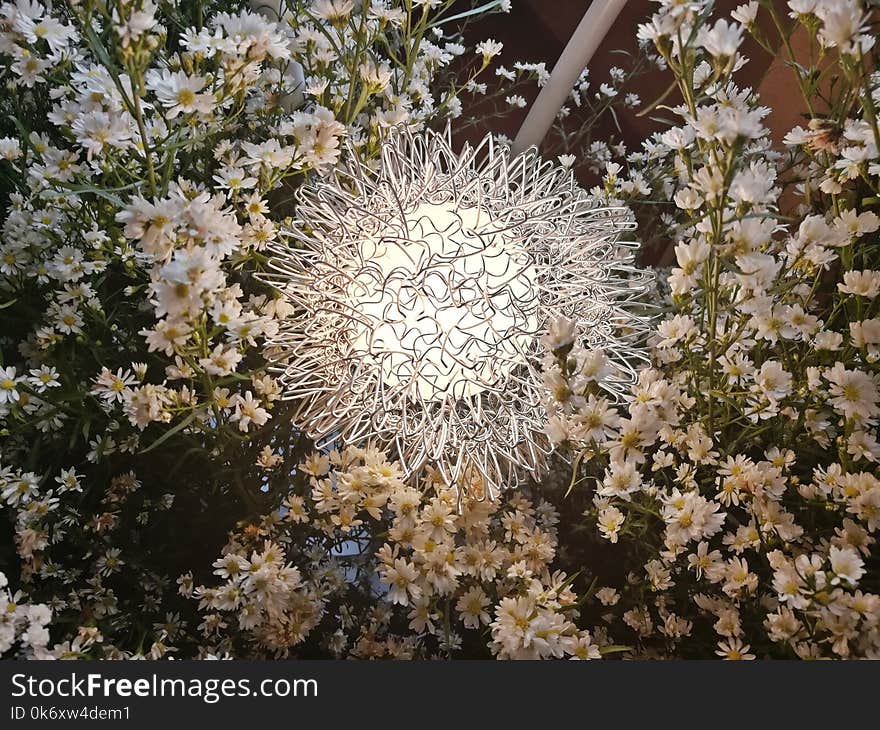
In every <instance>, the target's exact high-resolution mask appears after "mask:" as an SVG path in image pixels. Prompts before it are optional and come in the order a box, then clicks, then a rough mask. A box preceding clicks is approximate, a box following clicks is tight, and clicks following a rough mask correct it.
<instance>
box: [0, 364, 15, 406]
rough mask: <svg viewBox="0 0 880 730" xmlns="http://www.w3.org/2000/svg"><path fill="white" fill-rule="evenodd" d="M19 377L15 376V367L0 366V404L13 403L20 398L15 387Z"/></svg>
mask: <svg viewBox="0 0 880 730" xmlns="http://www.w3.org/2000/svg"><path fill="white" fill-rule="evenodd" d="M18 381H19V378H18V377H17V376H16V373H15V368H14V367H13V366H11V365H10V366H8V367H5V368H0V404H3V403H15V402H16V401H18V399H19V398H20V394H19V392H18V389H17V387H16V386H17V385H18Z"/></svg>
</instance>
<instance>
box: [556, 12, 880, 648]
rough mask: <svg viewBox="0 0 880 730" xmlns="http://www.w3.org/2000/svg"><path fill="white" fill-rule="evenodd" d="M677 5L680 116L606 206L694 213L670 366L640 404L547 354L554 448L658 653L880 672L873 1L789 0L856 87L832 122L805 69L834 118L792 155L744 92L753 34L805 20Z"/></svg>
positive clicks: (669, 57)
mask: <svg viewBox="0 0 880 730" xmlns="http://www.w3.org/2000/svg"><path fill="white" fill-rule="evenodd" d="M661 6H662V7H661V9H660V10H659V12H657V13H656V14H655V15H654V17H653V18H652V19H651V21H650V22H649V23H647V24H646V25H644V26H642V27H641V28H640V31H639V32H640V36H641V37H642V38H644V39H646V40H648V41H650V42H652V43H653V44H654V47H655V49H656V52H657V53H658V54H659V55H660V56H661V57H662V58H663V60H664V65H665V66H666V67H668V68H669V69H670V71H671V72H672V74H673V75H674V77H675V80H676V82H677V84H678V87H679V91H680V93H681V97H682V99H683V103H681V104H680V105H678V106H677V107H675V108H674V109H673V111H674V112H675V113H676V114H677V115H678V116H679V118H680V119H681V124H680V125H679V126H670V127H669V128H668V129H665V130H664V131H662V132H659V133H658V134H657V135H656V136H655V137H654V138H652V139H651V140H650V141H649V142H646V143H645V145H644V148H643V149H642V150H641V151H639V152H636V153H633V154H631V155H629V156H628V162H629V170H628V171H625V170H624V168H623V166H622V165H618V164H616V163H609V166H608V171H607V172H608V174H607V175H606V177H605V181H604V186H603V187H602V188H601V189H597V190H596V191H595V192H596V194H597V195H600V196H601V197H603V198H605V199H610V200H614V201H631V202H634V203H635V204H638V203H639V202H640V200H644V199H646V198H647V199H649V200H657V199H659V200H669V201H672V203H673V205H674V208H673V207H670V208H667V210H665V211H663V213H662V214H661V216H659V218H660V219H659V221H657V222H656V223H655V225H656V226H658V227H659V228H660V229H661V230H664V231H666V236H667V237H668V239H671V240H672V241H674V242H675V249H674V252H675V259H676V264H677V265H676V266H674V267H673V268H672V269H671V271H669V273H668V276H667V277H666V280H665V283H664V287H663V291H664V293H665V296H666V298H667V302H668V310H669V311H668V314H667V315H666V316H665V317H663V318H662V319H661V320H660V321H659V322H658V324H657V326H656V331H655V334H654V336H653V338H652V341H651V345H652V357H653V365H652V367H650V368H647V369H644V370H642V371H641V373H640V377H639V381H638V383H637V384H636V385H635V387H634V388H633V389H632V392H631V393H630V394H629V396H628V397H627V399H626V401H627V404H626V407H625V408H624V409H623V411H622V412H618V411H616V410H615V409H613V408H610V407H609V404H608V402H607V401H606V400H605V399H604V398H603V397H602V390H601V383H602V380H601V375H602V370H601V366H599V365H597V363H601V362H602V355H601V353H592V352H584V351H577V350H576V349H575V350H572V351H570V352H569V350H570V349H571V348H570V345H569V346H567V347H566V346H565V342H564V341H561V340H559V339H558V338H553V337H551V338H550V339H549V342H548V344H549V346H550V350H551V352H552V354H553V355H554V356H555V360H556V361H557V365H556V366H555V368H550V369H548V375H549V382H548V392H549V393H550V394H551V396H552V402H551V411H552V412H553V413H554V414H555V415H554V418H553V419H552V420H551V423H550V429H551V435H552V437H553V438H554V440H556V441H557V442H568V443H569V444H571V445H572V446H574V447H575V448H576V449H577V450H578V453H579V459H578V464H579V466H578V468H577V470H576V473H575V475H574V479H573V487H574V488H575V489H577V490H578V491H579V493H580V495H581V497H580V499H581V500H583V501H584V510H585V511H584V514H585V516H586V517H587V519H588V522H589V523H591V524H594V525H595V528H596V530H597V533H598V535H599V536H600V539H604V540H608V541H610V543H613V544H614V545H613V550H614V553H613V554H614V555H617V556H619V558H620V560H621V561H622V566H624V568H623V573H622V574H621V575H619V576H618V577H617V578H616V580H617V581H619V582H616V583H612V588H613V589H614V590H615V595H616V596H617V597H616V599H615V606H614V610H613V612H612V613H613V615H612V614H611V613H609V614H607V620H608V621H610V622H611V624H612V626H611V628H610V630H611V631H612V632H615V638H616V639H617V640H618V641H619V642H621V643H626V644H631V645H632V646H633V650H634V652H635V653H636V654H638V655H642V656H644V655H667V656H709V655H711V653H712V651H713V649H714V653H715V654H717V655H718V656H722V657H724V658H730V659H743V658H745V659H751V658H755V657H756V656H760V657H769V656H780V657H794V656H799V657H804V658H807V657H820V656H828V657H856V656H859V657H876V656H880V634H878V631H877V625H878V624H877V622H878V618H880V614H878V607H880V596H878V595H877V594H874V593H871V592H868V590H869V589H868V588H867V586H870V585H872V582H871V580H870V575H871V574H870V571H869V567H868V566H869V565H870V561H871V560H872V559H873V558H875V557H876V547H875V545H876V537H875V535H876V532H877V529H878V527H880V520H878V518H877V505H878V504H880V502H878V500H880V491H878V490H880V481H878V479H877V477H876V464H877V461H878V460H880V445H878V433H877V424H878V416H880V371H878V366H877V362H878V353H877V342H876V336H877V329H878V323H880V319H878V309H877V295H878V292H880V289H878V285H880V270H878V264H880V258H878V247H877V238H876V235H875V234H876V232H877V230H878V228H880V218H878V215H877V214H876V213H875V212H874V211H872V210H870V205H871V203H870V201H871V200H876V198H875V197H871V196H876V194H877V191H878V175H880V165H878V164H877V160H878V147H877V140H878V135H880V132H878V126H877V117H876V114H875V108H876V104H877V101H878V100H880V93H878V87H877V83H878V80H880V79H878V78H877V75H876V74H875V73H874V72H873V65H872V62H870V61H869V55H868V54H869V52H870V51H871V50H872V47H873V37H872V36H871V35H869V34H867V33H866V32H865V30H864V23H865V22H866V18H865V16H864V14H863V10H862V9H861V8H860V7H859V4H858V3H856V2H850V1H842V2H832V1H830V0H828V1H826V2H822V1H821V0H820V2H809V3H804V2H794V1H793V2H789V7H790V9H791V15H792V18H793V19H794V22H795V23H796V24H797V25H801V26H803V28H804V29H805V30H804V32H805V33H807V35H808V36H809V39H810V42H811V45H812V51H813V53H814V57H815V58H816V59H817V61H816V63H817V64H825V65H826V66H828V65H830V66H831V67H832V69H833V72H834V73H835V74H838V75H839V81H840V82H841V85H840V86H834V87H833V91H830V92H829V94H830V108H831V114H828V115H827V116H822V117H820V116H819V115H818V113H817V112H815V111H814V109H813V107H812V103H813V99H814V96H815V95H814V93H813V92H814V91H815V89H814V87H813V86H812V85H814V84H816V83H818V81H817V79H818V78H819V74H813V73H812V70H811V69H810V68H808V67H804V66H800V65H798V63H796V61H802V60H803V59H799V58H798V57H796V56H792V57H791V61H792V63H791V66H792V67H793V68H794V72H795V73H796V75H797V81H798V84H799V85H800V88H801V89H802V90H803V91H804V95H805V103H806V105H807V106H808V108H809V111H810V113H811V114H812V118H811V120H810V122H809V124H808V125H807V129H804V128H802V127H798V128H796V129H795V130H793V131H792V132H791V133H789V134H788V135H787V136H786V138H785V144H786V145H787V149H786V150H785V151H784V152H778V151H775V150H774V149H773V148H772V143H771V139H770V136H769V132H768V130H767V129H766V127H765V126H764V124H763V119H764V118H765V117H766V116H767V114H768V113H769V111H770V110H769V109H767V108H766V107H763V106H761V105H760V102H759V100H758V97H757V95H756V94H755V93H754V92H753V91H752V90H750V89H741V88H739V87H738V86H737V85H736V82H735V74H736V71H737V70H738V69H739V68H740V67H741V66H742V64H743V63H745V61H746V59H745V58H744V57H743V55H742V54H741V51H740V48H741V44H742V41H743V38H744V35H745V33H746V32H751V33H753V34H754V35H755V37H756V39H757V40H758V42H759V43H761V44H762V45H764V46H765V47H767V48H768V49H770V48H772V47H773V43H774V41H773V40H771V39H768V38H767V37H766V31H765V25H764V24H763V23H762V22H761V20H762V17H763V14H766V17H767V18H768V19H769V20H770V21H775V22H776V25H777V26H778V27H779V28H780V29H782V28H784V25H783V21H782V19H781V18H779V17H778V15H777V10H776V9H775V7H774V4H773V3H757V2H751V3H747V4H745V5H742V6H740V7H739V8H737V9H736V10H735V11H734V13H733V18H732V19H731V20H728V19H725V18H720V19H714V18H713V17H712V8H711V3H700V2H697V3H686V4H682V3H675V2H662V3H661ZM781 32H783V37H782V42H783V45H784V46H785V47H786V49H787V52H788V53H790V54H793V53H794V51H793V49H792V47H791V46H790V45H789V44H788V37H787V35H786V32H787V31H781ZM829 88H830V87H829ZM840 89H845V91H840ZM838 94H842V95H847V94H853V95H855V97H856V98H858V100H859V101H858V103H857V104H856V105H855V106H851V105H850V104H849V102H848V101H846V100H844V99H843V98H842V97H841V96H838ZM847 98H849V97H847ZM627 176H629V178H628V177H627ZM627 179H629V180H630V181H632V180H635V181H636V183H635V184H627ZM642 187H645V188H647V189H645V190H639V188H642ZM784 191H790V193H791V192H793V193H794V195H795V196H796V198H797V200H796V202H795V203H791V202H790V201H789V200H788V199H787V198H786V197H785V196H784V195H783V192H784ZM790 193H789V194H790ZM784 214H787V217H786V215H784ZM555 329H556V330H564V329H565V323H556V324H555ZM568 339H569V340H570V339H571V338H570V337H569V338H568ZM575 339H576V338H575ZM646 546H651V547H650V548H647V547H646ZM606 580H607V579H606ZM863 583H864V584H865V586H866V587H865V588H863V587H862V584H863ZM618 591H619V594H618V593H617V592H618ZM596 597H597V598H599V596H598V594H597V596H596ZM599 600H600V601H601V598H599ZM606 605H607V604H606ZM602 610H604V609H602ZM618 622H619V623H618ZM615 625H617V626H618V627H619V628H617V629H615V628H614V626H615ZM618 631H619V632H620V633H616V632H618ZM712 642H716V644H715V646H714V647H712Z"/></svg>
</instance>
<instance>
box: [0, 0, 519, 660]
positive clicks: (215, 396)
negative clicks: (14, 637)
mask: <svg viewBox="0 0 880 730" xmlns="http://www.w3.org/2000/svg"><path fill="white" fill-rule="evenodd" d="M483 5H485V4H483ZM505 7H506V4H505V3H503V2H499V3H495V4H491V5H490V6H486V7H482V6H481V7H480V8H478V9H476V11H477V12H476V14H477V15H479V14H482V13H484V12H495V11H499V10H504V9H505ZM451 9H452V2H442V3H438V2H433V1H432V2H427V3H426V2H412V3H405V4H402V3H392V2H382V1H379V0H377V1H376V2H371V3H357V6H356V7H355V3H353V2H350V1H348V0H333V2H328V1H326V0H316V1H314V2H307V3H299V2H297V3H292V2H291V3H276V4H274V5H272V4H270V5H268V6H266V5H264V4H263V3H256V2H255V3H253V9H251V8H248V7H240V6H237V5H236V3H228V2H213V1H211V0H200V1H199V2H193V3H184V4H179V3H178V4H157V3H153V2H151V1H150V0H112V1H111V2H106V3H104V2H101V3H98V2H93V1H92V0H85V1H84V2H80V3H72V4H69V3H64V4H56V5H54V6H52V5H49V4H44V3H42V2H31V1H30V0H28V1H27V2H25V1H24V0H21V1H19V0H11V1H10V2H4V3H3V4H2V5H0V37H2V43H0V59H2V61H0V77H2V79H3V81H4V83H5V84H6V88H7V90H8V94H7V97H5V99H4V102H3V104H4V105H5V106H4V111H5V114H4V119H8V120H10V121H9V123H8V124H5V126H4V129H3V134H5V135H6V136H2V138H0V158H2V159H0V166H2V167H3V176H2V177H3V182H2V195H3V201H4V215H3V222H2V232H3V235H2V242H0V318H2V324H0V439H2V446H0V452H2V456H0V461H2V463H0V502H2V505H3V513H4V518H5V522H6V524H7V525H8V527H9V535H10V539H9V541H8V551H9V554H17V555H18V557H19V559H20V561H21V562H20V566H17V567H15V568H13V569H9V570H7V571H6V572H7V575H8V577H9V580H10V581H11V582H13V583H14V584H16V585H18V584H20V586H21V588H22V589H23V590H26V591H27V593H28V594H29V595H31V596H33V597H34V600H39V601H40V602H41V603H43V604H45V605H47V606H49V608H50V609H51V610H52V612H53V614H54V615H55V616H56V618H57V626H58V629H57V631H58V636H57V637H54V636H53V638H57V639H58V640H59V641H61V642H62V643H63V642H67V645H68V649H69V648H70V646H71V645H72V644H71V642H74V643H76V652H80V651H81V652H82V653H89V654H90V655H95V656H105V657H109V656H128V655H140V654H144V655H146V654H149V655H150V656H153V657H160V656H163V655H165V654H166V652H167V651H170V650H171V649H170V647H171V646H172V645H174V648H175V650H177V651H180V652H183V651H184V650H185V651H186V652H188V653H192V654H193V655H195V654H199V653H201V654H204V652H203V651H201V652H200V651H199V649H198V647H197V646H196V645H195V643H194V642H193V641H189V640H188V641H186V642H184V643H183V644H181V642H180V637H182V636H186V635H187V631H188V630H189V629H188V626H189V621H188V620H187V619H186V618H181V614H180V612H181V611H185V610H186V609H187V608H189V607H190V602H189V601H184V600H183V599H182V598H180V597H179V596H178V595H177V593H176V591H175V579H176V577H177V576H178V575H180V573H181V572H184V568H185V567H190V566H189V565H187V564H188V563H189V561H191V560H195V561H196V562H198V560H199V559H200V558H199V557H198V556H197V553H198V551H199V550H200V549H201V547H202V546H208V547H207V549H209V550H211V551H216V549H217V547H218V546H219V545H220V544H222V540H223V536H224V535H225V533H226V531H227V530H228V529H229V528H230V527H232V526H233V525H234V523H235V521H236V519H237V518H241V517H242V516H245V515H257V514H260V513H263V512H265V511H266V510H268V508H269V507H270V506H271V504H272V503H273V500H275V499H276V497H277V494H278V492H277V491H276V492H273V493H271V494H270V493H267V492H266V491H265V490H264V486H265V482H266V473H267V469H269V468H271V467H272V466H274V465H277V463H278V460H279V458H280V457H279V454H282V453H283V454H287V453H288V452H292V451H295V450H296V449H299V448H302V444H301V441H302V439H301V436H300V435H299V434H298V433H296V432H295V431H294V430H293V429H292V427H291V426H290V417H289V413H287V414H286V416H287V417H284V416H282V417H277V416H276V414H278V412H279V409H281V410H284V409H285V406H284V405H283V404H282V403H281V402H280V398H279V392H280V391H279V387H278V384H277V382H276V381H275V380H274V379H273V378H272V377H271V376H270V375H268V374H267V370H266V365H267V363H268V362H269V360H271V358H272V357H273V356H274V355H275V353H273V352H271V351H267V349H266V347H265V338H266V337H267V336H269V335H271V334H273V333H274V332H275V331H276V330H277V328H278V322H279V320H281V319H284V318H287V317H291V316H294V315H295V313H294V312H292V310H291V308H290V306H289V305H288V304H286V303H285V302H284V301H283V300H281V299H278V298H277V296H276V295H275V293H274V292H273V290H272V289H271V288H269V287H267V286H266V285H264V284H262V283H260V281H259V280H258V278H257V277H256V276H255V274H258V273H259V272H260V270H261V269H262V268H263V267H264V265H265V263H266V255H265V253H264V251H265V248H266V247H267V245H268V244H269V243H271V242H273V241H275V240H276V239H278V238H279V237H282V236H284V235H286V234H285V229H286V228H287V227H289V226H291V225H292V223H291V218H292V216H293V215H295V212H296V206H295V204H294V202H293V196H292V192H293V191H294V190H295V189H296V187H298V186H299V185H300V184H301V183H302V182H303V181H304V180H305V179H307V178H309V177H318V176H322V175H326V174H328V173H330V172H331V171H332V170H333V169H334V167H335V166H336V165H337V164H338V163H339V162H340V160H341V156H342V155H343V154H344V152H343V146H342V145H341V141H342V139H343V138H347V139H348V140H350V141H351V144H350V145H349V149H351V150H354V151H355V152H354V154H358V156H359V159H360V161H361V162H362V163H364V164H373V162H374V159H373V156H374V154H375V152H376V149H377V144H378V137H379V134H380V133H381V130H382V129H383V128H384V127H386V126H388V125H390V124H396V123H406V124H409V125H410V126H412V127H413V128H418V127H420V126H422V125H424V124H427V123H428V122H431V121H433V120H435V119H439V118H443V117H445V116H449V115H451V114H453V113H454V112H455V104H454V102H453V101H452V99H453V97H454V94H453V91H454V89H455V88H456V87H455V86H454V85H455V83H456V80H455V77H454V74H453V72H452V69H451V61H452V59H453V58H454V57H457V56H462V55H465V54H466V50H467V49H466V47H465V46H464V45H463V44H462V43H460V41H461V38H460V36H459V34H458V29H459V26H458V25H456V24H454V23H451V24H449V25H448V26H447V25H446V24H445V22H443V21H444V19H445V18H446V17H448V16H450V11H451ZM467 55H468V57H469V58H471V59H474V62H473V63H472V64H471V68H470V69H469V71H468V73H470V74H471V76H470V77H471V78H474V79H475V78H476V74H478V73H480V72H482V71H484V70H485V69H486V68H487V67H488V66H489V62H490V60H491V55H492V54H489V55H488V56H487V55H486V54H485V53H484V51H483V50H482V49H481V50H478V51H473V50H472V51H471V52H470V53H468V54H467ZM383 59H384V60H383ZM390 67H393V71H390V70H389V68H390ZM349 95H350V96H351V97H352V98H351V99H350V100H349ZM443 100H445V101H443ZM349 101H350V103H349ZM12 120H14V123H13V121H12ZM278 489H279V490H280V489H281V486H279V487H278ZM281 498H282V497H278V501H280V499H281ZM170 535H176V537H175V538H174V539H175V541H177V542H178V543H179V548H180V549H179V550H169V549H168V546H167V545H166V544H164V543H165V541H167V540H168V539H170V538H169V536H170ZM210 535H214V536H215V537H216V542H214V543H213V544H212V543H211V542H210V540H211V537H210ZM160 536H161V537H160ZM5 542H6V541H5V540H4V543H5ZM4 554H6V552H5V551H4ZM203 557H204V560H206V561H207V562H206V565H210V560H212V559H213V558H212V557H211V558H210V559H209V555H204V556H203ZM267 562H270V561H268V560H267ZM294 589H295V587H292V590H294ZM14 615H15V617H16V618H15V621H14V622H13V625H14V627H15V631H18V630H19V629H21V628H22V627H23V626H25V624H24V623H22V621H20V620H19V618H18V617H19V615H20V612H19V613H15V614H14ZM21 615H24V614H21ZM40 616H41V617H42V614H40ZM47 620H48V619H47ZM142 622H146V623H142ZM45 623H46V622H45V621H43V624H45ZM70 627H72V631H71V628H70ZM22 630H24V629H22ZM93 634H94V635H93ZM34 635H35V636H36V632H34ZM90 636H91V637H92V638H91V639H88V637H90ZM77 637H79V638H77ZM96 637H98V638H96ZM30 645H34V646H35V644H34V642H31V644H30ZM43 645H44V646H45V645H47V644H46V642H43ZM27 646H29V644H27V642H25V643H22V644H21V648H20V649H17V650H14V651H18V652H19V653H28V652H29V651H30V650H29V649H27ZM59 646H60V644H59ZM7 649H10V646H7V645H6V642H4V647H3V651H6V650H7ZM10 651H13V650H12V649H10ZM76 652H74V653H76Z"/></svg>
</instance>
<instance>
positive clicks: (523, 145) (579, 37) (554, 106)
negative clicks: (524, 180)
mask: <svg viewBox="0 0 880 730" xmlns="http://www.w3.org/2000/svg"><path fill="white" fill-rule="evenodd" d="M624 5H626V0H593V2H592V3H590V7H589V8H588V9H587V12H586V13H584V17H583V19H582V20H581V22H580V23H579V24H578V27H577V29H576V30H575V32H574V35H573V36H572V37H571V40H570V41H569V42H568V45H566V46H565V48H564V49H563V51H562V55H561V56H560V57H559V60H558V61H557V62H556V65H555V66H554V67H553V71H552V73H551V74H550V79H549V80H548V81H547V83H546V84H545V85H544V88H543V89H541V93H540V94H538V98H537V99H535V103H534V104H532V108H531V109H529V113H528V115H527V116H526V120H525V121H524V122H523V124H522V126H521V127H520V129H519V132H518V133H517V135H516V139H515V140H514V141H513V145H512V147H511V154H512V155H514V156H516V155H519V154H521V153H523V152H525V151H526V150H527V149H528V148H529V147H532V146H535V147H537V146H538V145H539V144H541V141H542V140H543V139H544V137H545V136H546V134H547V132H548V131H549V130H550V127H551V126H552V125H553V120H554V119H555V118H556V115H557V114H558V113H559V110H560V109H562V105H563V104H565V100H566V99H567V98H568V95H569V93H570V92H571V90H572V89H573V88H574V85H575V83H577V80H578V77H579V76H580V75H581V72H582V71H583V70H584V69H585V68H586V67H587V64H588V63H589V62H590V59H591V58H592V57H593V54H594V53H595V52H596V49H597V48H598V47H599V44H600V43H601V42H602V40H603V39H604V38H605V36H606V35H607V34H608V31H609V30H610V29H611V26H612V25H614V21H615V20H616V19H617V16H618V15H620V11H621V10H623V6H624Z"/></svg>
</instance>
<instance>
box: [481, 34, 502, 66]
mask: <svg viewBox="0 0 880 730" xmlns="http://www.w3.org/2000/svg"><path fill="white" fill-rule="evenodd" d="M503 49H504V44H502V43H498V42H497V41H494V40H492V39H491V38H487V39H486V40H484V41H480V42H479V43H478V44H477V49H476V50H477V53H479V54H480V55H481V56H482V57H483V63H488V62H489V61H490V60H492V59H493V58H494V57H495V56H497V55H498V54H499V53H501V51H502V50H503Z"/></svg>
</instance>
